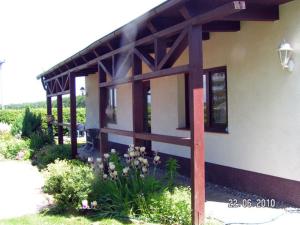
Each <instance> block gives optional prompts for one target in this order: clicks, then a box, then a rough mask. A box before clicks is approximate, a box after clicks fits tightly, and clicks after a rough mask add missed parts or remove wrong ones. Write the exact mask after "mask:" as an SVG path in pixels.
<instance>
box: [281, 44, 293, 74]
mask: <svg viewBox="0 0 300 225" xmlns="http://www.w3.org/2000/svg"><path fill="white" fill-rule="evenodd" d="M293 52H294V49H293V48H292V46H291V45H290V44H289V43H288V42H286V41H283V42H282V43H281V44H280V46H279V48H278V53H279V58H280V62H281V65H282V68H283V69H287V70H289V71H290V72H292V71H293V69H294V62H293V60H292V56H293Z"/></svg>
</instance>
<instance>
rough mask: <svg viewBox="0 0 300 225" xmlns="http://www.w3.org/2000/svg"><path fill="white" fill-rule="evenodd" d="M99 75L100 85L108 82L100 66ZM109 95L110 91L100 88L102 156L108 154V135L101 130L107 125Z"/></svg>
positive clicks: (100, 144)
mask: <svg viewBox="0 0 300 225" xmlns="http://www.w3.org/2000/svg"><path fill="white" fill-rule="evenodd" d="M98 75H99V83H101V82H106V73H105V72H104V71H103V69H102V68H101V67H100V66H99V65H98ZM107 94H108V90H107V88H106V87H100V88H99V128H100V134H99V141H100V143H99V146H100V154H101V155H103V154H104V153H107V152H108V134H107V133H103V132H101V129H102V128H105V127H106V125H107V122H106V114H105V110H106V108H107V104H108V96H107Z"/></svg>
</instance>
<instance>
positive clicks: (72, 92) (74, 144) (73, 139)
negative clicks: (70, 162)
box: [69, 74, 77, 158]
mask: <svg viewBox="0 0 300 225" xmlns="http://www.w3.org/2000/svg"><path fill="white" fill-rule="evenodd" d="M75 78H76V77H75V76H74V75H73V74H70V78H69V82H70V114H71V115H70V122H71V129H70V132H71V149H72V157H73V158H76V156H77V118H76V80H75Z"/></svg>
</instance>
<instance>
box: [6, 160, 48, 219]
mask: <svg viewBox="0 0 300 225" xmlns="http://www.w3.org/2000/svg"><path fill="white" fill-rule="evenodd" d="M42 186H43V177H42V175H41V174H40V173H39V171H38V169H37V168H36V167H33V166H32V165H31V164H30V162H22V161H0V219H4V218H11V217H18V216H22V215H25V214H33V213H37V212H38V211H39V210H40V209H42V208H43V207H45V206H47V204H48V201H47V199H46V196H45V195H44V194H43V193H42V189H41V187H42Z"/></svg>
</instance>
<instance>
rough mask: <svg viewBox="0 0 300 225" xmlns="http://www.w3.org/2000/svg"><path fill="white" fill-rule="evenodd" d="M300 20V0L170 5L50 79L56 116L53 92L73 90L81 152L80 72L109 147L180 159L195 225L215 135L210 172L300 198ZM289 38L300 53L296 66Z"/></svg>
mask: <svg viewBox="0 0 300 225" xmlns="http://www.w3.org/2000/svg"><path fill="white" fill-rule="evenodd" d="M299 16H300V2H299V1H289V0H245V1H230V0H197V1H194V0H170V1H167V2H165V3H164V4H162V5H160V6H158V7H156V8H155V9H153V10H151V11H149V12H148V13H147V14H145V15H144V16H141V17H139V18H137V19H136V20H134V21H132V22H131V23H129V24H127V25H125V26H124V27H121V28H120V29H118V30H116V31H115V32H113V33H111V34H109V35H107V36H105V37H103V38H102V39H100V40H98V41H96V42H94V43H92V44H91V45H90V46H88V47H87V48H85V49H83V50H82V51H80V52H78V53H76V54H75V55H73V56H72V57H70V58H68V59H66V60H65V61H63V62H61V63H59V64H58V65H56V66H54V67H53V68H51V69H49V70H48V71H46V72H45V73H43V74H41V75H39V78H41V80H42V83H43V85H44V88H45V90H46V91H47V102H48V114H49V115H51V98H52V97H55V96H57V99H58V108H60V107H61V106H60V103H59V102H61V96H62V95H63V94H70V98H71V126H72V146H73V153H74V156H75V154H76V133H75V132H74V131H73V130H76V98H75V88H74V87H75V78H76V77H78V76H85V79H86V90H87V93H88V95H87V96H86V107H87V119H86V126H87V127H88V128H97V129H100V151H101V152H102V153H103V152H105V151H107V150H108V148H109V146H117V147H119V148H120V149H121V148H126V145H128V144H132V143H135V144H137V145H141V144H143V145H146V146H148V147H149V148H151V149H152V150H154V151H158V152H159V153H160V154H161V155H162V156H163V158H166V157H170V156H172V157H175V158H176V159H178V161H179V162H180V165H181V170H182V172H183V173H188V174H189V173H190V174H191V176H192V180H193V201H192V202H193V207H194V211H193V218H194V221H195V222H194V223H195V224H198V223H199V221H201V219H202V218H203V202H204V191H203V190H204V180H203V177H204V143H205V177H206V179H207V180H209V181H212V182H215V183H217V184H222V185H226V186H231V187H234V188H237V189H239V190H243V191H248V192H252V193H257V194H262V195H263V196H266V197H268V198H276V199H279V200H284V201H287V202H289V203H292V204H294V205H296V206H300V138H299V134H300V104H298V103H299V102H300V55H299V46H300V25H299V22H298V20H299ZM201 40H202V41H201ZM284 41H285V42H284ZM282 43H283V44H285V45H286V46H289V44H290V45H291V46H292V47H293V49H294V50H293V49H290V50H291V52H293V56H292V58H291V59H290V60H289V64H288V65H286V67H289V68H288V69H283V67H282V64H281V62H280V59H279V56H278V55H279V51H278V48H279V46H280V44H282ZM287 62H288V60H287V61H286V63H287ZM283 65H285V64H284V63H283ZM60 113H61V110H58V123H57V124H56V125H58V127H59V128H60V129H61V125H62V123H63V121H62V116H61V115H60ZM51 126H52V124H50V123H49V128H51ZM59 140H60V143H62V142H63V140H62V132H61V131H59ZM197 221H198V222H197Z"/></svg>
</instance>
